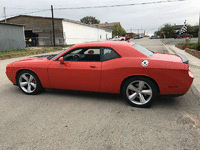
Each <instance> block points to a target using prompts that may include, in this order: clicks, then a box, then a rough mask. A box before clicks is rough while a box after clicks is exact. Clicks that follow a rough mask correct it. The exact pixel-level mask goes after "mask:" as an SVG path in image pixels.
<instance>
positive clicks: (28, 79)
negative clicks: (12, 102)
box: [17, 70, 43, 95]
mask: <svg viewBox="0 0 200 150" xmlns="http://www.w3.org/2000/svg"><path fill="white" fill-rule="evenodd" d="M17 85H18V86H19V88H20V89H21V90H22V91H23V92H24V93H25V94H28V95H35V94H38V93H40V92H41V91H42V89H43V88H42V85H41V82H40V80H39V78H38V77H37V75H36V74H35V73H33V72H32V71H29V70H24V71H21V72H20V73H19V74H18V76H17Z"/></svg>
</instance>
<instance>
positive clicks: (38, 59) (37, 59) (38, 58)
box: [18, 55, 54, 62]
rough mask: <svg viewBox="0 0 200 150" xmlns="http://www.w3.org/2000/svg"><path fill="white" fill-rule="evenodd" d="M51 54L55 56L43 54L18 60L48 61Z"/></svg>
mask: <svg viewBox="0 0 200 150" xmlns="http://www.w3.org/2000/svg"><path fill="white" fill-rule="evenodd" d="M49 56H54V55H41V56H34V57H30V58H25V59H22V60H19V61H18V62H24V61H47V60H48V59H47V58H48V57H49Z"/></svg>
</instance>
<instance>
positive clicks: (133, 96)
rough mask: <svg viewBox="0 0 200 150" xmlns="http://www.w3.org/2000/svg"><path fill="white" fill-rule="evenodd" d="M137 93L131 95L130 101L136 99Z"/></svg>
mask: <svg viewBox="0 0 200 150" xmlns="http://www.w3.org/2000/svg"><path fill="white" fill-rule="evenodd" d="M137 95H138V94H137V93H133V94H131V95H130V96H129V97H128V99H129V100H130V101H133V100H134V99H135V98H136V97H137Z"/></svg>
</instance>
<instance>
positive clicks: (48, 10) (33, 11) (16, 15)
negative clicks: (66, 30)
mask: <svg viewBox="0 0 200 150" xmlns="http://www.w3.org/2000/svg"><path fill="white" fill-rule="evenodd" d="M49 10H51V9H43V10H37V11H32V12H27V13H23V14H18V15H27V14H33V13H38V12H44V11H49ZM18 15H9V16H8V17H11V16H18Z"/></svg>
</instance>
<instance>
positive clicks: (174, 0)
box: [8, 0, 186, 17]
mask: <svg viewBox="0 0 200 150" xmlns="http://www.w3.org/2000/svg"><path fill="white" fill-rule="evenodd" d="M180 1H186V0H165V1H164V0H163V1H156V2H144V3H135V4H121V5H108V6H91V7H68V8H54V10H67V9H69V10H70V9H92V8H111V7H127V6H136V5H150V4H160V3H169V2H180ZM10 8H12V7H10ZM13 9H23V8H17V7H13ZM50 10H51V9H42V10H36V11H31V12H27V13H21V14H18V15H26V14H33V13H39V12H44V11H50ZM18 15H9V16H8V17H11V16H18Z"/></svg>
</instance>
